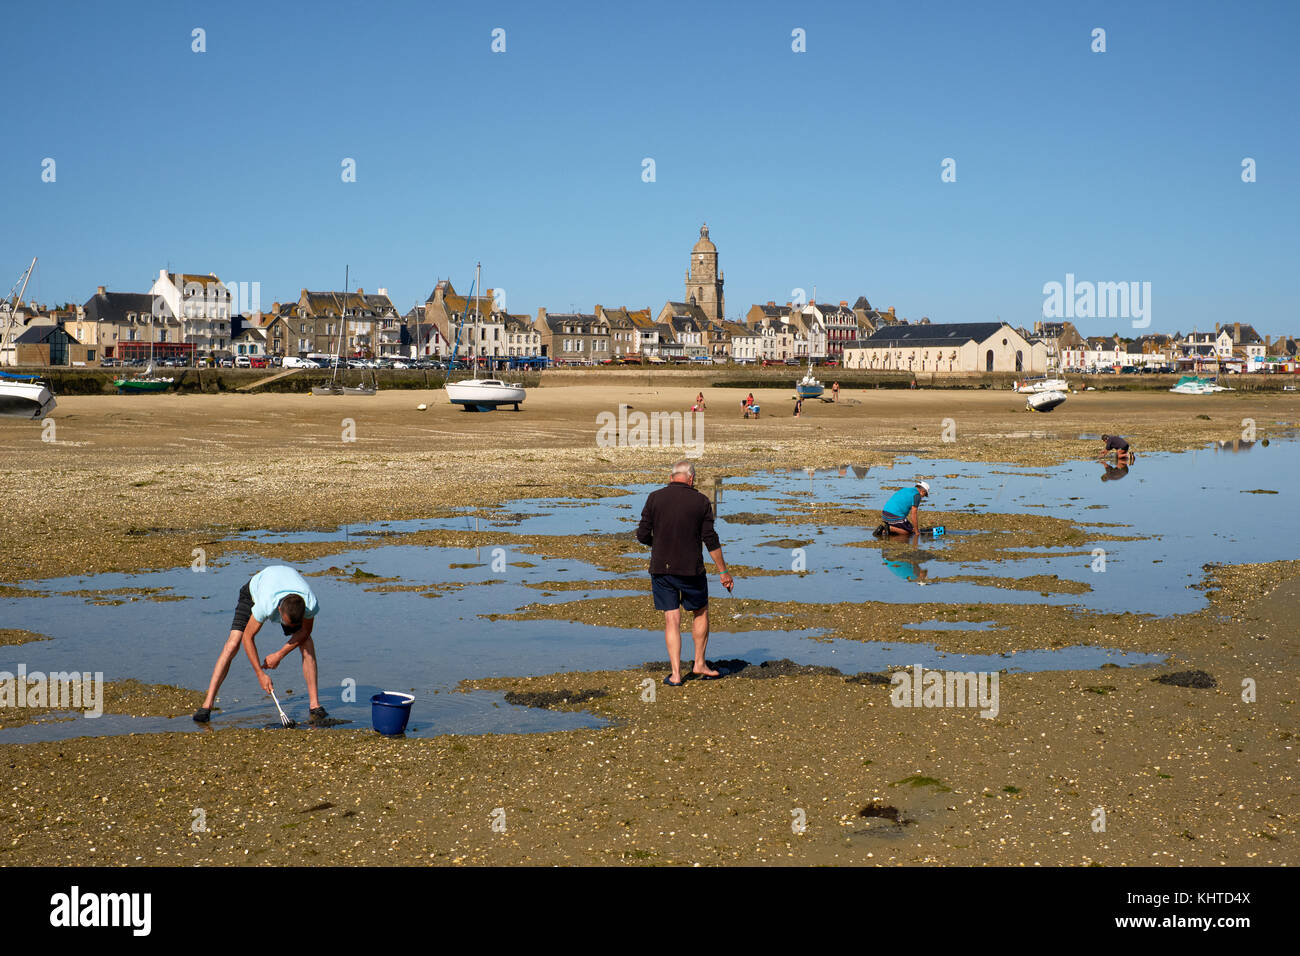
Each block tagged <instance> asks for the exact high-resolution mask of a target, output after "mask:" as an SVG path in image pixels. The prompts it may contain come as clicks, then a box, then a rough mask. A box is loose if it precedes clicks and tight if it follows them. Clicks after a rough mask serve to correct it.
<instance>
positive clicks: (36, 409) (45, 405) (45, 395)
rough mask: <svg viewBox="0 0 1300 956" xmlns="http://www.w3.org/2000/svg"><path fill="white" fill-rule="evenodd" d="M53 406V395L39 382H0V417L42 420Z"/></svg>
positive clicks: (52, 409)
mask: <svg viewBox="0 0 1300 956" xmlns="http://www.w3.org/2000/svg"><path fill="white" fill-rule="evenodd" d="M55 404H56V402H55V401H54V393H53V392H51V391H50V390H49V387H48V386H46V385H44V384H42V383H40V382H0V415H5V416H8V417H11V418H44V417H45V416H46V415H48V414H49V413H50V412H52V411H54V406H55Z"/></svg>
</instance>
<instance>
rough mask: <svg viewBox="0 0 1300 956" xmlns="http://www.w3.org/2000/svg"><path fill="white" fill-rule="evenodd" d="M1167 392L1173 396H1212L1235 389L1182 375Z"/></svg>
mask: <svg viewBox="0 0 1300 956" xmlns="http://www.w3.org/2000/svg"><path fill="white" fill-rule="evenodd" d="M1169 391H1171V392H1173V393H1174V394H1175V395H1212V394H1214V393H1215V392H1233V391H1236V389H1233V388H1228V387H1226V386H1224V385H1220V384H1219V383H1218V382H1216V381H1212V380H1210V379H1206V378H1202V377H1201V376H1199V375H1184V376H1183V377H1182V378H1180V379H1179V380H1178V383H1177V384H1176V385H1174V387H1173V388H1171V389H1170V390H1169Z"/></svg>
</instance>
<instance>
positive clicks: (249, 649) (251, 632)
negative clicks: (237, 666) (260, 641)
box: [243, 617, 273, 694]
mask: <svg viewBox="0 0 1300 956" xmlns="http://www.w3.org/2000/svg"><path fill="white" fill-rule="evenodd" d="M261 628H262V622H261V621H259V620H258V619H257V618H255V617H251V618H249V619H248V625H247V626H246V627H245V628H244V640H243V644H244V653H245V654H247V655H248V661H249V663H250V664H252V665H253V673H255V674H256V675H257V682H258V683H259V684H261V685H262V690H264V691H266V692H267V693H268V694H269V693H271V687H272V686H273V685H272V684H271V675H270V674H268V673H267V672H266V671H265V670H263V669H262V662H261V660H259V659H258V656H257V644H256V643H255V642H254V640H253V639H254V638H255V637H256V636H257V632H258V631H259V630H261Z"/></svg>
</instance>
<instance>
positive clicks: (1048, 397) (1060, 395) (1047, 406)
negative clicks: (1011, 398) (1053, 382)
mask: <svg viewBox="0 0 1300 956" xmlns="http://www.w3.org/2000/svg"><path fill="white" fill-rule="evenodd" d="M1064 402H1065V392H1062V391H1059V390H1056V389H1054V390H1052V391H1050V392H1034V393H1033V394H1032V395H1030V396H1029V398H1028V399H1026V401H1025V404H1026V405H1028V406H1029V407H1030V408H1031V409H1033V410H1034V411H1036V412H1050V411H1051V410H1052V409H1054V408H1056V407H1057V406H1058V405H1061V404H1063V403H1064Z"/></svg>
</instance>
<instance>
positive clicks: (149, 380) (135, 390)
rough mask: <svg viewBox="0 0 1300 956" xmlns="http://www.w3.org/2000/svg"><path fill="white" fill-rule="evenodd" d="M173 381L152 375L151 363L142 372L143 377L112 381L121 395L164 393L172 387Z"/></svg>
mask: <svg viewBox="0 0 1300 956" xmlns="http://www.w3.org/2000/svg"><path fill="white" fill-rule="evenodd" d="M174 381H175V379H171V378H161V377H159V376H157V375H154V373H153V363H150V364H149V367H148V368H146V369H145V370H144V374H143V375H138V376H136V377H135V378H119V379H114V381H113V384H114V385H115V386H117V390H118V392H119V393H121V394H122V395H140V394H144V393H146V392H165V391H167V389H169V388H171V387H172V383H173V382H174Z"/></svg>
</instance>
